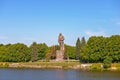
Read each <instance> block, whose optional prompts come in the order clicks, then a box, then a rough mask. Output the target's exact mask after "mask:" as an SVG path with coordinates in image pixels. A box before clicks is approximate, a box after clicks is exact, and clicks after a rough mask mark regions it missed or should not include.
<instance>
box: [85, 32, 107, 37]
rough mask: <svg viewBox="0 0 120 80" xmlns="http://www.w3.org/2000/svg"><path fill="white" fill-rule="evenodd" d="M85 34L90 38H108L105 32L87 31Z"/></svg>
mask: <svg viewBox="0 0 120 80" xmlns="http://www.w3.org/2000/svg"><path fill="white" fill-rule="evenodd" d="M85 33H86V35H88V36H89V37H90V36H106V34H105V32H104V31H97V32H94V31H86V32H85Z"/></svg>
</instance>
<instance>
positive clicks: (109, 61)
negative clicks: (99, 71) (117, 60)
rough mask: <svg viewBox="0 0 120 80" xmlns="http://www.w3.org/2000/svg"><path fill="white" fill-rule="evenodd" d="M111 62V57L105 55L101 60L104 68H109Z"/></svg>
mask: <svg viewBox="0 0 120 80" xmlns="http://www.w3.org/2000/svg"><path fill="white" fill-rule="evenodd" d="M111 63H112V58H111V57H106V58H105V59H104V61H103V67H104V68H110V67H111Z"/></svg>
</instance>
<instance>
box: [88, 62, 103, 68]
mask: <svg viewBox="0 0 120 80" xmlns="http://www.w3.org/2000/svg"><path fill="white" fill-rule="evenodd" d="M101 69H102V68H101V64H97V63H95V64H92V66H90V70H101Z"/></svg>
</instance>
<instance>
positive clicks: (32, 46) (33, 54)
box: [30, 42, 38, 62]
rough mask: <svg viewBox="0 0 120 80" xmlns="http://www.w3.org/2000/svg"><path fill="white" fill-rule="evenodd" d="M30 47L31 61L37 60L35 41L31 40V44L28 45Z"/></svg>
mask: <svg viewBox="0 0 120 80" xmlns="http://www.w3.org/2000/svg"><path fill="white" fill-rule="evenodd" d="M30 48H31V61H32V62H33V61H36V60H38V48H37V43H36V42H33V43H32V45H31V46H30Z"/></svg>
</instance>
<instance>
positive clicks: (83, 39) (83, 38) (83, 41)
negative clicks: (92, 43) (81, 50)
mask: <svg viewBox="0 0 120 80" xmlns="http://www.w3.org/2000/svg"><path fill="white" fill-rule="evenodd" d="M85 44H86V41H85V37H82V40H81V47H83V46H85Z"/></svg>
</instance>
